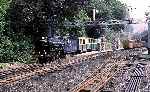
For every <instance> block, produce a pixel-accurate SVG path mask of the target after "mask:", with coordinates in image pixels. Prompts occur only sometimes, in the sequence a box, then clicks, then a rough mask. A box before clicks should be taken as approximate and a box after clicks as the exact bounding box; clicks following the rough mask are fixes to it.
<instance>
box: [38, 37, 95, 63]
mask: <svg viewBox="0 0 150 92" xmlns="http://www.w3.org/2000/svg"><path fill="white" fill-rule="evenodd" d="M38 46H39V47H38V61H39V63H42V64H43V63H47V62H51V61H54V60H56V59H62V58H65V57H66V55H71V56H72V55H76V54H79V53H84V52H87V51H93V50H97V43H96V41H95V39H93V38H88V37H75V36H74V37H71V36H68V37H60V36H55V37H51V38H47V37H42V39H41V40H39V42H38Z"/></svg>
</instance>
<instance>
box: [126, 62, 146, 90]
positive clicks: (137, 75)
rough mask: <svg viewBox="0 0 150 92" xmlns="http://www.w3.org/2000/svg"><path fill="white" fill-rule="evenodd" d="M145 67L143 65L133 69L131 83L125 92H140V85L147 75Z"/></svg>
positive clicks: (137, 65)
mask: <svg viewBox="0 0 150 92" xmlns="http://www.w3.org/2000/svg"><path fill="white" fill-rule="evenodd" d="M144 71H145V66H143V65H141V64H136V66H135V67H134V68H133V69H132V71H131V75H130V81H129V83H128V85H127V87H126V89H125V92H139V88H140V84H141V82H142V80H143V79H144V77H146V74H145V72H144Z"/></svg>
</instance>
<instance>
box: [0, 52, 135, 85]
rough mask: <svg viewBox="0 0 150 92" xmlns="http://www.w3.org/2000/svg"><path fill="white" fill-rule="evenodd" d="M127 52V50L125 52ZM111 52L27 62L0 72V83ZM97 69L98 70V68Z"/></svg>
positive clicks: (18, 79) (57, 69)
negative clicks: (44, 61)
mask: <svg viewBox="0 0 150 92" xmlns="http://www.w3.org/2000/svg"><path fill="white" fill-rule="evenodd" d="M121 52H122V51H121ZM124 52H126V50H124V51H123V52H122V53H124ZM128 52H129V51H127V53H128ZM133 52H134V51H133ZM112 54H113V53H109V54H108V53H104V54H100V53H94V54H89V55H80V56H75V57H70V58H67V59H63V60H56V61H54V62H51V63H49V64H46V65H44V66H43V65H39V64H29V65H24V66H22V67H19V68H16V69H9V70H6V71H2V72H0V85H7V84H8V85H9V84H12V83H15V82H17V81H22V80H26V79H29V78H31V77H32V76H35V75H44V74H46V73H48V72H55V71H59V70H62V69H64V68H66V67H67V66H70V65H74V64H78V63H81V62H87V61H89V60H95V59H97V57H98V56H99V57H100V58H104V57H105V59H109V57H110V56H111V55H112ZM115 55H116V56H117V54H114V55H113V56H114V57H112V58H116V56H115ZM113 63H114V62H113ZM113 63H112V65H110V66H113V65H114V64H113ZM103 66H105V65H103ZM114 66H115V65H114ZM105 67H106V66H105ZM105 67H102V68H105ZM102 68H101V69H102ZM110 70H113V68H110ZM98 71H100V70H98ZM105 72H106V71H105ZM108 73H109V72H108ZM93 74H95V73H93ZM113 74H114V73H111V74H110V75H107V74H106V73H105V76H112V75H113ZM93 76H95V75H93ZM97 76H98V75H97ZM98 77H99V76H98ZM102 78H105V77H102ZM99 85H100V84H99Z"/></svg>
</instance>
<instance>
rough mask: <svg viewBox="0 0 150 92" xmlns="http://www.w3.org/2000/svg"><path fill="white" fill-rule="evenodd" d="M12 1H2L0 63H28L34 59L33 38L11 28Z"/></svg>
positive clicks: (0, 0) (0, 6)
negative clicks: (9, 10)
mask: <svg viewBox="0 0 150 92" xmlns="http://www.w3.org/2000/svg"><path fill="white" fill-rule="evenodd" d="M10 3H11V0H0V37H1V38H0V63H9V62H22V63H28V62H30V61H31V59H32V44H31V37H29V36H28V37H27V36H25V35H24V34H23V33H14V32H13V31H11V29H10V28H9V18H8V12H7V11H8V9H9V5H10Z"/></svg>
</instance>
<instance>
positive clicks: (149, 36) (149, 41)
mask: <svg viewBox="0 0 150 92" xmlns="http://www.w3.org/2000/svg"><path fill="white" fill-rule="evenodd" d="M147 49H148V54H150V21H149V20H148V48H147Z"/></svg>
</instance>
